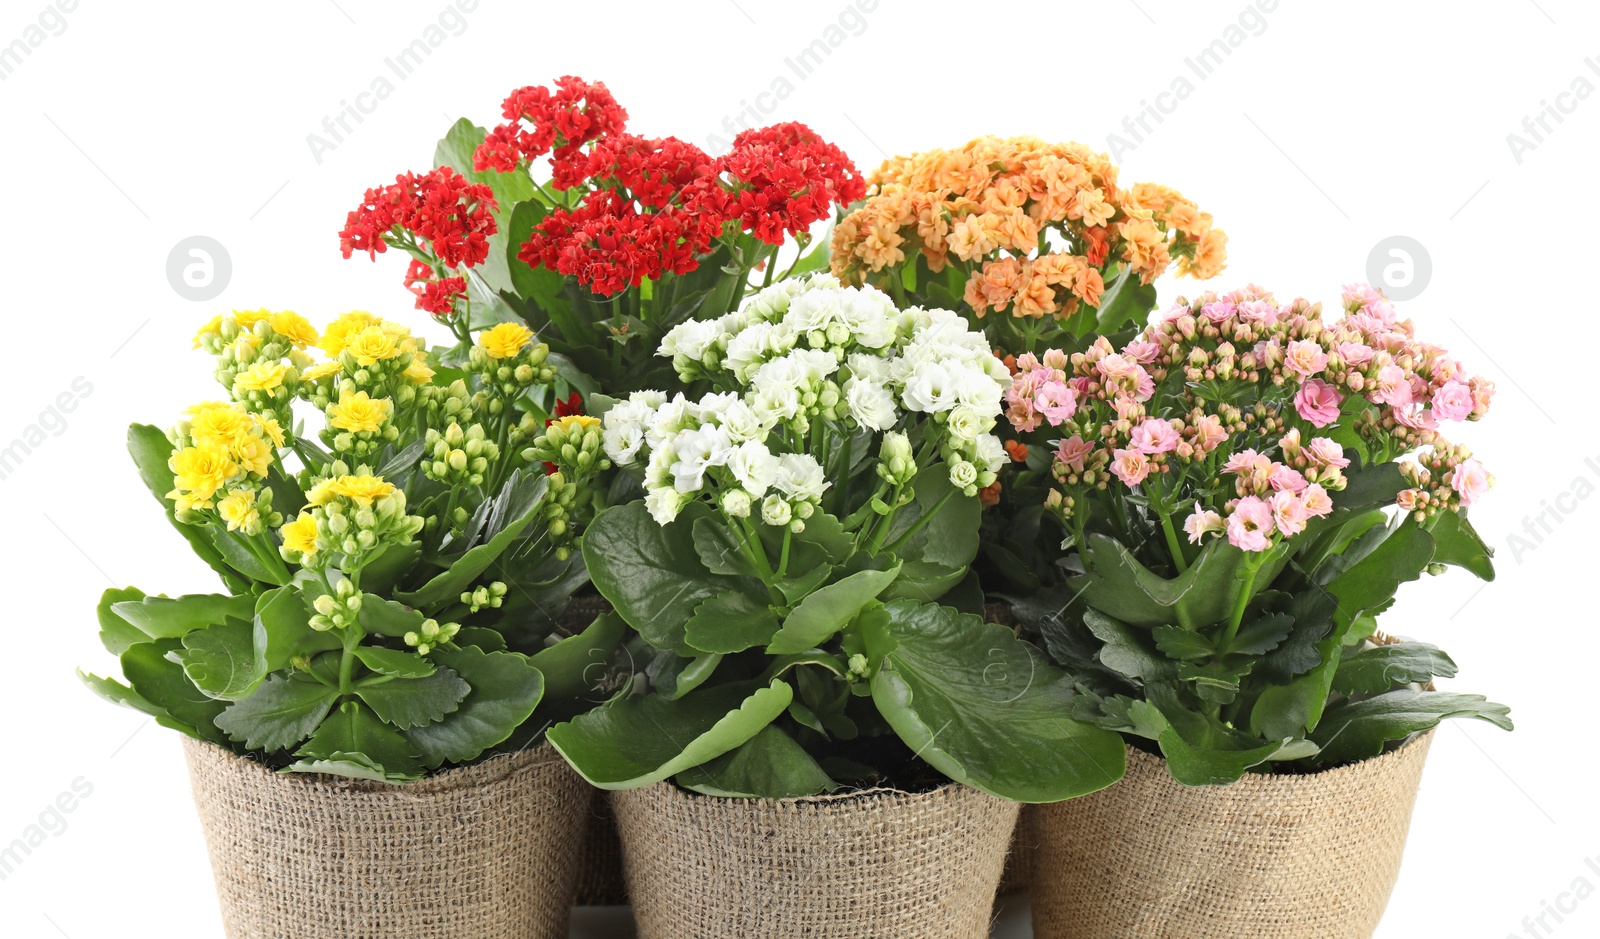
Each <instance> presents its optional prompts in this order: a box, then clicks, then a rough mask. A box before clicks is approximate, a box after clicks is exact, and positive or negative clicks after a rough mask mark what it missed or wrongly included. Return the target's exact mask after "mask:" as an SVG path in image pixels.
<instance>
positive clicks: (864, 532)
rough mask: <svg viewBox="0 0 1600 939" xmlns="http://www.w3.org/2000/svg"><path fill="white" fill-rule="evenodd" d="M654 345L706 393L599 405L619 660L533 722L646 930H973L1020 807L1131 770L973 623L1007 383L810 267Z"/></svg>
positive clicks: (957, 335) (955, 345) (603, 543)
mask: <svg viewBox="0 0 1600 939" xmlns="http://www.w3.org/2000/svg"><path fill="white" fill-rule="evenodd" d="M660 352H661V354H662V355H663V356H670V357H671V360H672V362H673V365H674V367H675V369H676V370H677V372H678V374H679V377H680V378H681V380H682V381H683V382H684V383H686V384H690V385H694V386H698V387H704V388H705V389H706V391H705V393H704V394H703V395H701V396H699V397H697V398H690V397H688V396H686V395H683V394H678V395H676V396H673V397H670V398H669V397H668V396H666V395H665V394H661V393H657V392H652V391H641V392H636V393H634V394H632V395H630V396H629V397H628V398H627V399H625V400H621V401H617V402H615V403H611V404H609V406H608V407H607V408H606V409H605V410H604V415H603V438H604V445H605V449H606V453H607V455H608V456H609V457H610V459H611V460H612V461H613V462H614V463H616V464H617V465H619V466H623V467H630V468H633V469H634V471H636V472H637V471H642V477H643V479H642V484H643V487H644V491H645V496H644V498H643V499H642V500H640V501H636V502H632V503H629V504H626V505H620V506H615V507H613V508H610V509H607V510H605V511H603V512H602V513H600V514H599V515H598V516H597V517H596V518H595V520H594V522H593V524H592V525H591V526H590V528H589V530H588V532H587V534H586V535H585V540H584V556H585V559H586V562H587V564H588V567H589V571H590V576H591V577H592V578H593V581H594V583H595V585H596V586H597V587H598V588H599V590H600V592H601V593H602V594H603V595H604V596H605V597H606V598H607V599H608V600H610V601H611V603H612V604H613V605H614V606H615V608H616V611H617V613H618V614H619V615H620V616H621V617H622V618H623V619H624V620H625V621H626V622H627V623H628V624H629V625H630V626H632V627H633V628H634V629H635V630H636V631H637V633H638V636H637V639H636V640H635V641H634V642H633V643H632V644H631V645H630V646H629V648H630V651H631V654H632V655H633V656H634V661H635V664H636V666H637V671H638V674H637V675H636V677H635V680H634V682H633V684H632V685H631V686H630V687H629V688H627V689H625V690H624V692H623V693H621V694H619V695H618V696H617V697H616V698H614V699H613V700H611V701H610V702H608V703H607V704H605V705H603V706H602V707H600V708H598V709H597V710H595V711H594V712H592V713H589V714H586V715H580V716H578V717H576V718H574V719H573V720H571V721H569V722H566V723H563V724H558V725H557V726H555V727H553V728H551V730H550V732H549V739H550V741H551V743H552V744H553V745H554V746H555V747H556V748H557V749H559V750H560V751H561V752H562V753H563V754H564V755H565V756H566V757H567V759H568V760H569V761H570V762H571V763H572V764H573V766H575V767H576V768H577V769H578V771H579V772H580V773H582V774H583V775H584V777H585V778H587V779H588V780H589V781H590V782H592V783H594V784H595V785H597V786H599V787H602V788H605V789H610V790H617V791H616V792H615V793H614V798H613V804H614V807H615V810H616V813H617V818H618V824H619V827H620V829H621V832H622V837H623V843H624V862H625V866H626V870H627V874H628V879H629V892H630V896H631V897H632V900H633V903H634V907H635V912H636V916H637V919H638V922H639V926H640V930H641V935H643V936H645V937H653V936H654V937H667V936H685V935H749V936H790V935H796V934H800V933H807V934H809V933H811V932H817V933H818V934H839V933H842V932H848V933H849V934H851V935H918V936H946V935H948V936H978V935H984V934H986V932H987V924H988V920H989V908H990V904H991V901H992V899H993V894H994V889H995V886H996V884H997V882H998V879H999V877H1000V872H1001V866H1002V864H1003V861H1004V857H1005V852H1006V844H1007V841H1008V839H1009V837H1010V834H1011V827H1012V823H1013V821H1014V819H1015V816H1016V805H1015V804H1014V802H1042V801H1050V800H1056V799H1064V798H1069V797H1071V796H1076V795H1080V794H1082V793H1085V792H1090V791H1093V790H1096V789H1100V788H1103V787H1105V786H1107V785H1110V784H1111V783H1112V782H1114V781H1115V780H1116V779H1117V778H1118V777H1119V776H1120V775H1121V772H1122V768H1123V759H1124V754H1123V749H1122V746H1121V743H1120V742H1119V741H1118V740H1117V738H1116V736H1115V734H1113V733H1111V732H1110V731H1106V730H1102V729H1099V728H1096V727H1093V726H1091V725H1089V724H1086V723H1083V722H1080V721H1077V720H1075V719H1072V718H1071V717H1070V715H1069V714H1068V709H1069V707H1070V699H1071V697H1072V694H1073V693H1072V689H1071V688H1070V686H1069V683H1068V680H1067V678H1066V676H1065V675H1063V674H1062V673H1061V672H1060V671H1059V670H1058V669H1056V668H1055V667H1053V666H1051V665H1050V664H1048V663H1047V662H1045V661H1044V660H1043V657H1042V655H1041V654H1039V653H1038V652H1037V650H1035V649H1034V648H1033V647H1032V646H1030V645H1028V644H1027V643H1024V642H1022V641H1021V640H1019V639H1017V638H1016V636H1015V635H1014V634H1013V633H1012V631H1011V630H1009V629H1006V628H1005V627H1002V626H998V625H995V624H990V623H985V622H984V621H983V619H982V617H981V616H980V615H978V614H979V613H980V612H981V610H982V603H983V597H982V594H981V592H979V591H978V590H977V589H976V584H975V581H974V579H973V577H972V575H971V573H970V571H969V565H970V563H971V561H972V558H973V556H974V554H975V553H976V551H977V540H976V539H977V515H978V512H979V509H980V506H979V503H978V499H977V493H978V491H979V490H980V489H981V488H983V487H984V486H986V485H988V484H989V483H990V482H991V481H992V478H993V474H994V471H995V469H996V468H997V467H998V466H999V465H1000V463H1001V462H1002V461H1003V460H1004V458H1005V457H1004V453H1003V451H1002V450H1001V447H1000V442H999V440H998V439H996V438H995V437H994V435H993V434H992V433H990V431H991V430H992V429H993V427H994V426H995V423H996V420H997V418H998V417H999V415H1000V410H1001V393H1002V392H1003V390H1004V388H1005V386H1006V383H1007V381H1008V376H1007V374H1006V370H1005V368H1004V367H1003V366H1002V365H1001V363H1000V362H999V361H998V360H997V359H995V358H994V356H993V355H992V353H991V352H990V350H989V346H988V342H987V340H986V339H985V338H984V337H983V336H982V334H981V333H977V332H975V331H973V330H971V329H970V328H969V327H968V325H967V324H966V322H965V321H964V320H963V319H962V318H961V317H960V316H959V315H958V314H955V313H952V312H949V311H946V310H923V309H917V308H913V309H910V310H905V311H899V310H896V309H895V307H894V304H893V302H892V300H891V299H890V298H889V297H888V296H887V295H886V294H884V293H882V292H881V291H878V290H875V289H871V288H866V289H857V288H851V287H843V286H841V285H840V284H839V282H838V281H837V280H836V279H835V278H834V277H832V275H827V274H817V275H812V276H810V277H808V278H807V279H805V280H803V281H790V282H786V283H780V284H777V285H774V286H772V287H769V288H766V289H764V290H762V291H761V292H759V293H758V294H757V295H755V296H754V297H753V298H752V299H751V300H750V301H749V302H747V303H746V304H745V305H744V306H743V307H742V308H741V309H740V310H738V311H737V312H735V313H731V314H726V315H724V316H721V317H719V318H717V319H711V320H690V321H687V322H685V323H683V324H680V325H679V326H678V327H676V328H675V329H673V330H672V331H671V332H669V333H668V334H667V336H666V337H665V339H664V341H663V343H662V345H661V349H660ZM997 796H998V797H999V798H996V797H997ZM1004 800H1013V801H1004Z"/></svg>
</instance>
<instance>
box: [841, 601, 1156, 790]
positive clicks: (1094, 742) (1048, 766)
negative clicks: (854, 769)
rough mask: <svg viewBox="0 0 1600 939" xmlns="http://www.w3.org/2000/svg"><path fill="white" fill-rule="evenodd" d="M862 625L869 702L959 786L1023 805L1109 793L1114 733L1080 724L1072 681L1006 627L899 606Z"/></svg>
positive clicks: (1117, 755)
mask: <svg viewBox="0 0 1600 939" xmlns="http://www.w3.org/2000/svg"><path fill="white" fill-rule="evenodd" d="M881 612H882V615H879V614H873V615H871V616H868V617H863V618H862V621H861V623H862V632H863V635H864V637H865V639H866V643H867V648H868V651H869V655H870V657H871V658H872V659H873V660H874V661H875V667H876V671H875V672H874V674H873V677H872V698H873V701H874V702H875V703H876V704H877V706H878V711H879V713H881V714H882V715H883V717H884V719H885V720H887V721H888V722H889V725H890V726H891V727H893V728H894V730H895V732H896V733H897V734H898V735H899V736H900V739H901V740H903V741H904V742H905V743H906V745H907V746H909V747H911V749H912V750H913V751H915V752H916V753H917V755H918V756H919V757H921V758H922V759H923V760H924V761H926V762H927V763H928V764H929V765H931V766H932V767H933V768H935V769H937V770H939V771H940V772H942V773H944V774H945V775H946V776H949V777H950V778H951V779H954V780H956V781H958V782H962V783H966V784H967V785H969V786H973V787H975V788H978V789H982V790H984V791H985V792H989V793H992V794H994V795H997V796H999V797H1001V798H1004V799H1011V800H1013V801H1017V802H1055V801H1059V800H1062V799H1069V798H1072V797H1074V796H1080V795H1083V794H1085V793H1089V792H1094V791H1096V790H1098V789H1103V788H1105V787H1106V786H1109V785H1111V784H1112V783H1114V782H1116V781H1117V780H1118V779H1120V778H1122V774H1123V772H1124V770H1125V768H1126V764H1125V759H1126V754H1125V753H1124V751H1123V745H1122V741H1121V738H1119V737H1118V736H1117V735H1116V734H1114V733H1111V732H1109V731H1106V730H1103V729H1101V728H1098V727H1093V726H1091V725H1089V724H1085V723H1083V722H1081V721H1077V720H1074V719H1073V718H1072V716H1071V714H1072V687H1071V680H1070V679H1069V678H1068V677H1067V676H1066V675H1065V674H1064V673H1063V672H1061V671H1060V670H1059V669H1057V668H1055V667H1054V666H1052V665H1051V664H1050V663H1049V662H1047V661H1045V658H1044V656H1043V654H1041V653H1040V652H1039V651H1038V650H1037V649H1035V648H1033V647H1032V646H1030V645H1028V644H1027V643H1025V642H1023V641H1022V640H1020V639H1018V638H1017V637H1016V636H1015V635H1013V634H1012V632H1011V631H1010V630H1009V629H1007V628H1005V627H1004V626H999V625H996V624H993V623H985V622H984V621H983V619H982V618H981V617H978V616H973V615H970V614H965V613H958V612H956V611H955V610H954V609H951V608H950V607H941V606H935V605H933V604H925V603H924V604H919V603H915V602H913V601H910V600H896V601H894V602H893V603H890V604H889V605H888V606H887V607H885V608H884V610H883V611H881Z"/></svg>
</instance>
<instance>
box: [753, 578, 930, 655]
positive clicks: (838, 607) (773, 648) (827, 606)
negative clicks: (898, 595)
mask: <svg viewBox="0 0 1600 939" xmlns="http://www.w3.org/2000/svg"><path fill="white" fill-rule="evenodd" d="M899 575H900V565H898V564H896V565H895V566H894V567H891V568H889V569H888V570H886V571H873V570H866V571H857V572H855V573H854V574H851V575H849V576H848V577H845V578H842V579H841V580H839V581H838V582H836V583H832V584H829V585H828V586H826V587H823V588H822V589H820V590H818V591H817V592H815V593H813V594H811V595H810V596H808V597H806V598H805V599H804V600H801V601H800V603H799V604H798V605H797V606H795V608H794V609H792V610H790V611H789V615H788V616H787V617H785V618H784V621H783V628H781V629H779V630H778V634H777V635H775V636H773V637H772V641H771V642H770V643H768V644H767V654H768V655H792V654H794V653H796V652H804V651H805V650H807V649H812V648H816V647H817V646H820V645H822V644H823V643H824V642H827V641H828V640H829V639H831V638H833V637H834V636H835V635H837V634H838V632H839V630H841V629H843V628H845V626H847V625H849V623H850V621H851V620H853V619H855V617H856V614H857V613H860V612H861V610H862V608H863V607H865V606H866V605H867V604H869V603H871V602H872V601H873V600H874V599H875V598H876V597H877V596H878V595H879V594H881V593H883V591H884V590H885V589H886V588H888V586H889V585H890V584H892V583H894V579H895V578H896V577H898V576H899ZM730 651H736V650H730Z"/></svg>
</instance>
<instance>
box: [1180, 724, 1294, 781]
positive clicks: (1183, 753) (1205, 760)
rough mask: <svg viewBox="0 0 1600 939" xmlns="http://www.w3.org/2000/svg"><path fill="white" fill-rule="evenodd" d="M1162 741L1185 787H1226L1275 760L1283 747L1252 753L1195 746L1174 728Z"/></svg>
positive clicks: (1261, 749)
mask: <svg viewBox="0 0 1600 939" xmlns="http://www.w3.org/2000/svg"><path fill="white" fill-rule="evenodd" d="M1160 742H1161V755H1162V756H1164V757H1166V758H1167V769H1168V770H1169V771H1170V772H1171V773H1172V778H1173V779H1176V780H1177V781H1178V782H1180V783H1183V784H1184V785H1185V786H1226V785H1228V784H1229V783H1233V782H1237V781H1238V780H1239V777H1241V776H1243V775H1244V774H1245V773H1246V772H1248V771H1249V769H1250V768H1251V767H1253V766H1259V765H1261V764H1262V763H1265V762H1266V761H1267V760H1269V759H1271V758H1272V755H1273V754H1274V753H1276V752H1277V751H1278V750H1279V748H1280V746H1281V744H1279V743H1269V744H1267V745H1266V746H1261V747H1253V748H1251V749H1248V750H1230V749H1221V748H1214V747H1198V746H1191V745H1190V744H1189V742H1188V741H1186V740H1184V739H1183V736H1182V735H1181V734H1179V733H1178V731H1177V728H1174V727H1170V726H1169V727H1168V728H1167V729H1166V730H1164V731H1162V732H1161V738H1160Z"/></svg>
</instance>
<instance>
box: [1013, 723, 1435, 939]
mask: <svg viewBox="0 0 1600 939" xmlns="http://www.w3.org/2000/svg"><path fill="white" fill-rule="evenodd" d="M1431 743H1432V732H1431V731H1430V732H1429V733H1428V734H1426V735H1424V736H1422V737H1420V738H1418V739H1416V740H1414V741H1412V742H1411V743H1409V744H1407V745H1405V746H1404V747H1401V748H1400V749H1399V750H1396V751H1393V752H1391V753H1387V754H1385V755H1383V756H1380V757H1378V758H1377V759H1372V760H1367V761H1365V762H1362V763H1356V764H1353V765H1350V766H1341V767H1338V768H1335V769H1331V770H1325V771H1323V772H1320V773H1313V774H1307V775H1292V774H1278V775H1267V774H1251V775H1247V776H1245V777H1244V778H1243V779H1241V780H1239V781H1238V782H1236V783H1234V784H1232V785H1229V786H1205V787H1197V788H1190V787H1186V786H1183V785H1182V784H1180V783H1178V782H1177V781H1175V780H1173V779H1172V777H1171V775H1170V774H1169V773H1168V771H1167V766H1166V763H1165V761H1163V760H1161V759H1159V758H1158V757H1154V756H1150V755H1149V754H1146V753H1144V752H1142V751H1139V750H1134V749H1132V748H1130V749H1129V751H1128V775H1127V776H1126V777H1125V778H1124V779H1123V780H1122V781H1121V782H1119V783H1117V784H1116V785H1115V786H1112V787H1110V788H1109V789H1104V790H1102V791H1100V792H1096V793H1093V794H1091V795H1087V796H1083V797H1081V798H1078V799H1073V800H1071V801H1068V802H1060V803H1056V804H1054V805H1046V806H1040V807H1039V808H1038V809H1037V810H1035V819H1034V820H1035V824H1036V826H1037V832H1038V834H1037V842H1038V847H1037V853H1036V854H1035V862H1034V875H1033V887H1032V889H1033V929H1034V936H1035V937H1036V939H1371V936H1372V933H1373V931H1374V930H1375V929H1377V926H1378V921H1379V920H1380V919H1381V918H1382V917H1383V910H1384V907H1386V906H1387V905H1388V903H1389V894H1390V892H1391V891H1392V890H1393V889H1394V882H1395V878H1396V877H1397V876H1398V875H1399V872H1400V857H1401V854H1402V853H1403V852H1404V850H1405V844H1406V834H1407V832H1408V831H1409V829H1410V827H1411V809H1412V806H1413V805H1414V804H1415V803H1416V797H1417V787H1418V785H1419V784H1420V783H1421V781H1422V768H1423V763H1424V761H1426V759H1427V756H1428V747H1429V745H1430V744H1431Z"/></svg>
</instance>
